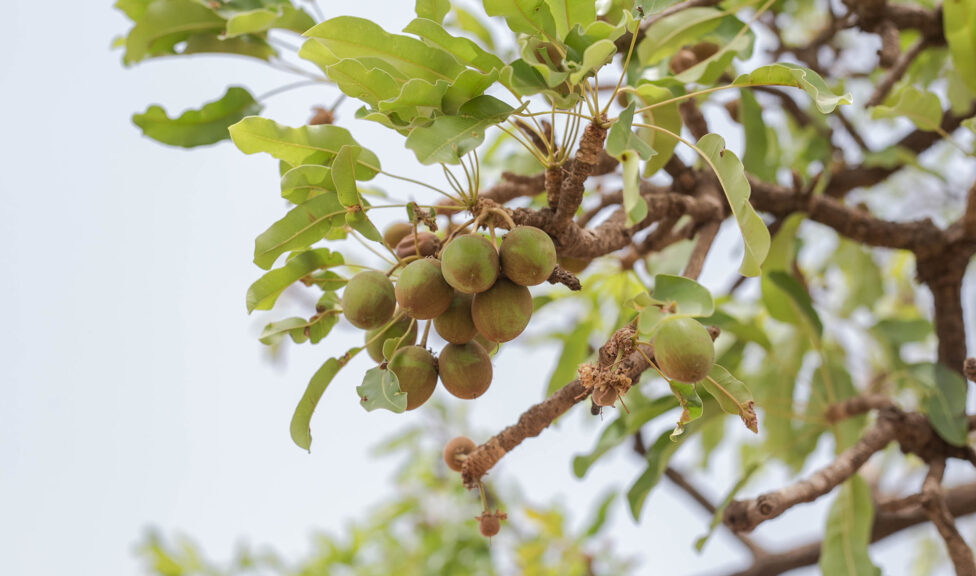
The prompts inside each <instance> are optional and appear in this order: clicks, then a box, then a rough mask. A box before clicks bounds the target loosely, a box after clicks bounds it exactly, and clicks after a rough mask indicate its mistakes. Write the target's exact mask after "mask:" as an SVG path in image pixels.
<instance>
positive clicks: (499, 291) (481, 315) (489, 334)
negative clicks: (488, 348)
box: [471, 278, 532, 342]
mask: <svg viewBox="0 0 976 576" xmlns="http://www.w3.org/2000/svg"><path fill="white" fill-rule="evenodd" d="M531 317H532V295H531V294H530V293H529V289H528V288H526V287H525V286H519V285H518V284H516V283H514V282H512V281H510V280H508V279H507V278H499V279H498V282H495V285H494V286H492V287H491V289H489V290H488V291H487V292H482V293H481V294H475V296H474V301H473V302H472V303H471V318H472V319H473V320H474V325H475V326H477V327H478V332H480V333H481V335H482V336H484V337H485V338H487V339H489V340H492V341H494V342H508V341H509V340H513V339H515V338H516V337H517V336H518V335H519V334H521V333H522V331H523V330H525V327H526V326H528V325H529V319H530V318H531Z"/></svg>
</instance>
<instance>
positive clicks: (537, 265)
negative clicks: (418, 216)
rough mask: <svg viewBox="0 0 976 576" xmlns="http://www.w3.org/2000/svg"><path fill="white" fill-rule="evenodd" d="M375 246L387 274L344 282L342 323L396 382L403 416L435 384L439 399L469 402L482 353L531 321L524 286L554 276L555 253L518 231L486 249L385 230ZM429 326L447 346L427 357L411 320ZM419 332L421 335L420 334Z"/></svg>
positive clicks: (487, 370)
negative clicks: (381, 249) (382, 253)
mask: <svg viewBox="0 0 976 576" xmlns="http://www.w3.org/2000/svg"><path fill="white" fill-rule="evenodd" d="M384 241H385V242H386V243H387V245H388V246H390V247H391V248H392V250H393V251H394V253H395V254H397V256H398V258H400V261H399V264H398V266H397V268H396V270H398V274H396V278H395V281H394V280H391V278H390V276H392V274H384V273H383V272H379V271H375V270H368V271H364V272H360V273H358V274H356V275H355V276H353V277H352V278H351V279H350V280H349V283H348V284H347V285H346V288H345V290H344V292H343V294H342V310H343V315H344V316H345V317H346V319H347V320H349V322H350V323H351V324H352V325H353V326H356V327H357V328H360V329H363V330H366V331H367V332H366V348H367V352H368V353H369V355H370V357H371V358H373V360H375V361H376V362H380V363H382V362H383V361H384V359H388V362H387V364H386V367H387V369H388V370H390V371H392V372H393V373H394V374H396V376H397V379H398V381H399V386H400V390H401V391H402V392H405V393H406V394H407V410H412V409H414V408H417V407H418V406H420V405H421V404H423V403H424V402H426V401H427V399H428V398H430V396H431V394H433V392H434V388H435V387H436V385H437V380H438V377H439V378H440V381H441V382H442V383H443V384H444V388H446V389H447V391H448V392H450V393H451V394H453V395H454V396H457V397H458V398H464V399H473V398H477V397H478V396H481V395H482V394H484V393H485V391H486V390H487V389H488V386H489V385H490V384H491V380H492V366H491V358H490V356H489V353H490V352H493V351H494V350H495V349H496V347H497V346H498V344H499V343H502V342H508V341H510V340H513V339H515V338H516V337H517V336H518V335H519V334H521V333H522V331H523V330H525V327H526V326H527V325H528V323H529V319H530V317H531V316H532V296H531V294H530V293H529V289H528V286H535V285H537V284H541V283H542V282H545V281H546V280H547V279H548V278H549V276H550V275H551V274H552V271H553V270H554V269H555V267H556V248H555V246H554V245H553V242H552V239H551V238H550V237H549V235H548V234H546V233H545V232H543V231H542V230H540V229H538V228H533V227H530V226H519V227H516V228H514V229H512V230H511V231H509V232H508V233H507V234H505V235H504V236H503V237H502V239H501V243H500V245H499V246H498V248H496V246H495V242H494V241H493V240H489V239H488V238H485V237H484V236H481V235H480V234H474V233H471V234H462V235H457V236H451V237H448V239H447V240H446V241H445V242H444V243H443V245H442V243H441V240H440V239H439V238H437V236H435V235H434V234H432V233H430V232H420V233H418V232H416V231H415V229H414V228H413V227H412V226H411V225H408V224H405V223H404V224H396V225H394V226H391V227H390V228H389V229H388V230H387V231H386V233H385V234H384ZM419 320H429V321H432V324H433V328H434V330H435V331H436V332H437V334H438V335H440V337H441V338H443V339H444V340H445V341H447V345H446V346H444V348H443V349H441V351H440V353H439V354H438V355H437V357H436V358H435V356H434V355H433V354H432V353H431V352H430V351H429V350H428V349H427V348H425V344H426V335H425V336H424V339H423V340H422V341H421V344H420V345H416V344H415V343H416V341H417V332H418V330H417V321H419ZM428 329H429V326H428Z"/></svg>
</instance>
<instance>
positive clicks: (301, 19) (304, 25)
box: [224, 4, 315, 38]
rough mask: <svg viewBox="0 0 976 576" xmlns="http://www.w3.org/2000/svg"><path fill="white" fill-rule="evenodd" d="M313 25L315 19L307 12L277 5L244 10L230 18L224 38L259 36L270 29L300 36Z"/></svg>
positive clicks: (288, 5) (287, 5)
mask: <svg viewBox="0 0 976 576" xmlns="http://www.w3.org/2000/svg"><path fill="white" fill-rule="evenodd" d="M314 25H315V19H314V18H312V17H311V16H310V15H309V14H308V12H305V11H304V10H302V9H301V8H295V7H294V6H291V5H290V4H278V5H276V6H274V7H273V8H259V9H257V10H245V11H241V12H237V13H236V14H234V15H232V16H230V17H229V18H228V19H227V29H226V31H225V32H224V36H226V37H227V38H233V37H235V36H241V35H243V34H260V33H262V32H267V31H268V30H271V29H272V28H276V29H281V30H291V31H292V32H297V33H299V34H301V33H302V32H304V31H306V30H308V29H309V28H311V27H312V26H314Z"/></svg>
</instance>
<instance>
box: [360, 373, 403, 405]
mask: <svg viewBox="0 0 976 576" xmlns="http://www.w3.org/2000/svg"><path fill="white" fill-rule="evenodd" d="M356 394H359V405H360V406H362V407H363V408H365V409H366V411H367V412H372V411H373V410H377V409H383V410H389V411H390V412H394V413H396V414H401V413H403V412H405V411H406V409H407V394H406V393H405V392H403V391H401V390H400V381H399V379H398V378H397V375H396V373H395V372H393V370H388V369H386V368H380V367H378V366H377V367H376V368H370V369H369V370H367V371H366V375H365V376H364V377H363V383H362V384H360V385H359V386H356Z"/></svg>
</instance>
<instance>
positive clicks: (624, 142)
mask: <svg viewBox="0 0 976 576" xmlns="http://www.w3.org/2000/svg"><path fill="white" fill-rule="evenodd" d="M636 106H637V103H636V102H631V103H630V105H629V106H627V107H626V108H624V109H623V110H622V111H621V112H620V115H619V116H617V120H616V121H615V122H614V123H613V124H612V125H611V126H610V130H609V132H608V133H607V144H606V149H607V154H609V155H611V156H613V157H614V158H616V159H617V160H620V159H621V156H622V155H623V153H624V152H626V151H627V150H633V151H635V152H637V154H638V155H639V156H640V157H641V158H642V159H643V160H647V159H648V158H650V157H651V156H653V155H654V154H655V152H654V149H653V148H651V146H650V145H649V144H648V143H647V142H645V141H644V140H643V139H642V138H641V137H640V136H638V135H637V134H634V132H633V131H632V130H631V126H632V125H633V122H634V109H635V108H636Z"/></svg>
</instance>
